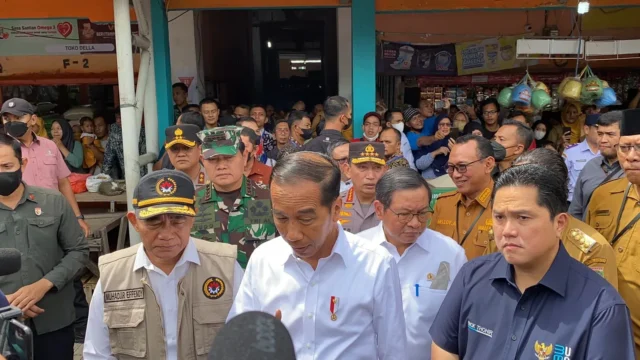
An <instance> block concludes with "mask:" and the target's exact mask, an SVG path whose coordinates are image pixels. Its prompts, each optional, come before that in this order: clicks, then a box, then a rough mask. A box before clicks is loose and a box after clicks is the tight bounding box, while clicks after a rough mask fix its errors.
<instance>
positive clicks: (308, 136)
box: [300, 129, 313, 140]
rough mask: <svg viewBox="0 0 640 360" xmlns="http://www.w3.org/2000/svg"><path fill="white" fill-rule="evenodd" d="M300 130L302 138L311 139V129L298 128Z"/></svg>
mask: <svg viewBox="0 0 640 360" xmlns="http://www.w3.org/2000/svg"><path fill="white" fill-rule="evenodd" d="M300 130H302V134H301V136H302V139H304V140H309V139H311V136H313V129H300Z"/></svg>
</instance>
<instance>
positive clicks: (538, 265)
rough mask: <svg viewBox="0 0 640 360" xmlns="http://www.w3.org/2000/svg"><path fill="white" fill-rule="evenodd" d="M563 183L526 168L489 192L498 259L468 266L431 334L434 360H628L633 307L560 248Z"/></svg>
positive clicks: (503, 177)
mask: <svg viewBox="0 0 640 360" xmlns="http://www.w3.org/2000/svg"><path fill="white" fill-rule="evenodd" d="M567 192H568V189H567V186H566V177H564V176H559V175H558V174H556V173H554V172H553V171H551V170H549V169H547V168H546V167H545V166H540V165H534V164H526V165H520V166H515V167H512V168H510V169H508V170H507V171H505V172H504V173H503V174H502V175H501V176H500V177H499V178H498V180H497V181H496V184H495V188H494V192H493V195H492V196H493V199H492V203H493V208H492V211H491V213H492V219H493V232H494V234H495V239H496V243H497V245H498V249H499V250H500V251H499V252H497V253H494V254H491V255H489V256H484V257H481V258H479V259H475V260H472V261H470V262H468V263H467V264H465V265H464V266H463V267H462V269H461V270H460V273H459V274H458V276H457V277H456V279H455V280H454V281H453V284H451V288H450V289H449V291H448V293H447V296H446V297H445V299H444V301H443V303H442V306H441V307H440V310H439V312H438V315H437V316H436V319H435V321H434V322H433V325H432V326H431V329H430V334H431V336H432V338H433V345H432V346H431V356H432V357H431V358H432V359H433V360H457V359H473V360H489V359H491V360H493V359H498V358H500V359H531V358H534V356H535V358H537V359H552V358H557V359H567V358H569V359H625V360H631V359H633V356H634V355H633V334H632V332H631V323H630V322H629V309H628V308H627V307H626V305H625V303H624V301H623V300H622V298H621V297H620V295H619V294H618V293H617V292H616V290H615V289H614V288H613V286H611V285H610V284H609V283H608V282H607V281H606V280H605V279H603V278H602V277H601V276H599V275H598V274H596V273H595V272H594V271H592V270H591V269H589V268H587V267H586V266H584V265H583V264H581V263H579V262H578V261H577V260H575V259H573V258H572V257H571V256H570V255H569V254H568V252H567V250H566V249H565V247H564V245H563V243H562V241H561V240H560V237H561V234H562V232H563V230H564V229H565V228H566V227H567V225H568V222H569V215H568V214H567V202H566V197H567Z"/></svg>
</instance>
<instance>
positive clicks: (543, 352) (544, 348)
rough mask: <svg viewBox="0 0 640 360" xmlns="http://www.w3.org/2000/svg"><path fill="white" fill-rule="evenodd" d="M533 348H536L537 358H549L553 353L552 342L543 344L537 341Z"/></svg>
mask: <svg viewBox="0 0 640 360" xmlns="http://www.w3.org/2000/svg"><path fill="white" fill-rule="evenodd" d="M533 348H534V350H535V355H536V358H538V359H539V360H546V359H549V357H550V356H551V353H552V352H553V345H552V344H549V345H546V344H545V343H542V344H541V343H539V342H537V341H536V343H535V345H534V347H533Z"/></svg>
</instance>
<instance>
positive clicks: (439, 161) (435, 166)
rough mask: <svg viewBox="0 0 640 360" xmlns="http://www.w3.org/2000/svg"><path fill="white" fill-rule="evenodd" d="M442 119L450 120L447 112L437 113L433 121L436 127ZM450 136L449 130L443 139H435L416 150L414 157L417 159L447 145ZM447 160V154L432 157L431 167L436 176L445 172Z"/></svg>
mask: <svg viewBox="0 0 640 360" xmlns="http://www.w3.org/2000/svg"><path fill="white" fill-rule="evenodd" d="M444 119H448V120H449V121H451V118H450V117H449V115H447V114H440V115H438V117H437V118H436V122H435V128H436V129H438V125H440V123H441V122H442V121H443V120H444ZM451 122H452V121H451ZM452 123H453V122H452ZM450 138H451V132H449V135H447V136H445V137H444V139H442V140H436V141H434V142H433V143H432V144H431V145H429V146H426V147H424V148H421V149H420V150H418V152H419V156H417V157H416V159H419V158H420V156H423V155H426V154H429V153H431V152H434V151H436V150H438V149H440V148H441V147H443V146H444V147H448V146H449V139H450ZM448 162H449V155H438V156H436V157H435V158H434V159H433V162H432V163H431V169H432V170H433V172H434V173H435V174H436V176H442V175H444V174H446V173H447V166H448V165H447V164H448Z"/></svg>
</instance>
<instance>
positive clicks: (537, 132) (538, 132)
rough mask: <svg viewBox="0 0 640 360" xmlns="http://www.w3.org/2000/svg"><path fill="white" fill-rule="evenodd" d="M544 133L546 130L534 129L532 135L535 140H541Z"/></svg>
mask: <svg viewBox="0 0 640 360" xmlns="http://www.w3.org/2000/svg"><path fill="white" fill-rule="evenodd" d="M546 134H547V132H546V131H539V130H536V131H535V132H534V133H533V136H535V138H536V140H542V138H543V137H544V136H545V135H546Z"/></svg>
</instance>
